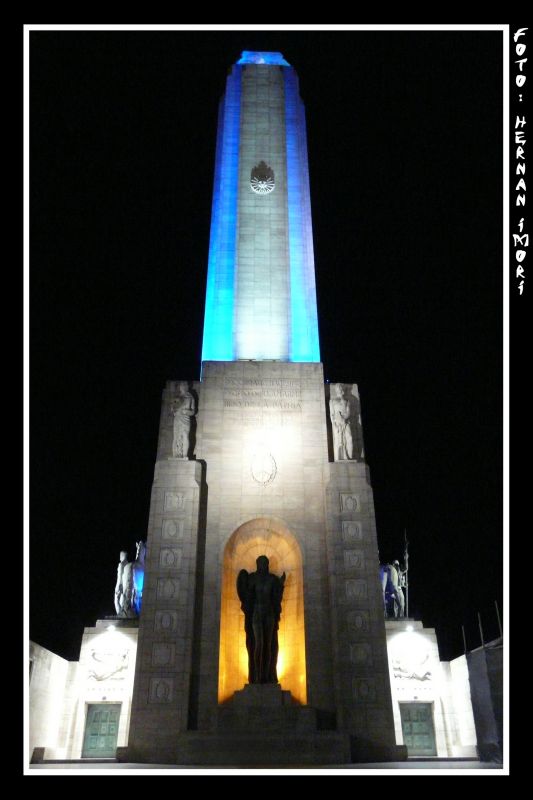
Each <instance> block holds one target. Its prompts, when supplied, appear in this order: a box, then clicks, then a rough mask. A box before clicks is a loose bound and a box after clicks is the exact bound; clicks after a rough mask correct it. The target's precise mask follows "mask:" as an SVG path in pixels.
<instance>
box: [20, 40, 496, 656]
mask: <svg viewBox="0 0 533 800" xmlns="http://www.w3.org/2000/svg"><path fill="white" fill-rule="evenodd" d="M502 41H503V34H502V33H501V32H489V31H477V32H474V31H468V32H441V31H431V32H422V31H410V32H396V31H394V32H385V31H379V32H356V31H350V32H348V31H346V32H331V33H330V32H310V31H307V32H276V33H267V32H259V31H248V32H222V31H205V32H183V31H165V32H133V31H121V32H107V31H105V32H102V31H99V32H88V31H84V32H79V31H77V32H67V31H62V32H49V31H46V32H45V31H37V32H35V31H33V32H31V34H30V45H31V46H30V76H31V84H30V122H31V127H30V168H31V197H30V199H31V206H30V213H31V216H30V244H31V252H30V255H31V261H30V265H31V268H30V302H31V306H30V324H31V340H30V342H31V349H30V358H31V360H30V381H31V382H30V409H31V415H30V424H31V427H30V447H31V474H30V481H31V483H30V490H31V496H30V497H31V499H30V514H31V515H30V636H31V638H32V639H33V640H34V641H36V642H38V643H39V644H41V645H43V646H45V647H48V648H50V649H52V650H54V651H55V652H57V653H59V654H60V655H62V656H64V657H66V658H71V659H74V658H77V656H78V652H79V644H80V640H81V634H82V630H83V627H84V626H85V625H93V624H94V622H95V620H96V619H97V618H99V617H102V616H104V615H106V614H112V613H114V607H113V590H114V583H115V576H116V566H117V563H118V557H119V551H120V550H121V549H127V550H128V552H129V556H130V558H133V557H134V555H135V553H134V544H135V541H136V540H137V539H139V538H140V537H143V538H145V536H146V530H147V521H148V511H149V502H150V491H151V483H152V479H153V467H154V461H155V455H156V446H157V436H158V425H159V413H160V402H161V392H162V389H163V387H164V384H165V381H167V380H169V379H184V380H195V379H196V380H197V379H199V376H200V358H201V338H202V329H203V313H204V297H205V285H206V272H207V254H208V245H209V227H210V213H211V193H212V182H213V169H214V155H215V138H216V126H217V113H218V101H219V98H220V97H221V95H222V93H223V91H224V85H225V77H226V74H227V71H228V68H229V67H230V65H231V64H232V63H234V62H235V61H236V60H237V59H238V58H239V56H240V53H241V51H242V50H245V49H246V50H276V51H281V52H282V53H283V54H284V56H285V58H286V59H287V60H288V61H289V63H290V64H292V65H293V66H294V67H295V69H296V70H297V72H298V75H299V78H300V91H301V95H302V98H303V100H304V103H305V105H306V111H307V127H308V143H309V167H310V177H311V200H312V213H313V234H314V243H315V263H316V279H317V296H318V314H319V328H320V342H321V357H322V361H323V363H324V371H325V376H326V378H327V379H328V380H330V381H332V382H334V381H343V382H354V381H355V382H357V383H358V384H359V389H360V394H361V404H362V416H363V426H364V435H365V447H366V452H367V458H368V463H369V465H370V469H371V477H372V483H373V488H374V497H375V504H376V516H377V530H378V541H379V547H380V556H381V558H382V560H389V559H392V558H396V557H398V558H400V560H401V559H402V555H403V539H404V529H405V528H406V529H407V534H408V538H409V542H410V545H409V555H410V597H409V601H410V610H411V614H412V615H415V616H417V617H418V618H421V619H423V621H424V623H425V624H426V625H429V626H436V628H437V634H438V637H439V645H440V649H441V657H443V658H451V657H455V656H457V655H459V654H460V653H461V652H462V636H461V623H464V625H465V629H466V635H467V642H468V646H469V648H471V647H475V646H477V645H478V644H479V631H478V626H477V616H476V612H477V611H479V612H481V614H482V619H483V622H484V627H485V637H486V638H487V639H490V638H493V637H495V636H496V635H497V634H498V628H497V624H496V615H495V610H494V601H498V603H499V606H500V610H501V609H502V577H503V570H502V542H503V533H502V514H503V511H502V495H503V491H502V458H503V450H502V397H503V379H502V352H503V348H502V325H503V320H502V315H503V296H502V285H503V269H502V258H503V256H502V225H503V221H502V208H503V206H502V164H503V155H502V124H503V116H502V115H503V101H502V80H503V73H502V67H503V62H502V58H503V53H502Z"/></svg>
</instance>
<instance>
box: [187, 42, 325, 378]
mask: <svg viewBox="0 0 533 800" xmlns="http://www.w3.org/2000/svg"><path fill="white" fill-rule="evenodd" d="M247 65H250V66H248V68H247ZM257 65H268V66H270V67H280V68H281V69H280V70H277V69H272V71H271V72H269V70H268V69H267V70H262V69H255V67H257ZM261 161H264V162H265V163H266V164H267V166H268V168H269V169H270V170H271V173H272V176H273V180H275V186H274V187H273V189H272V191H271V192H270V193H269V194H265V195H264V196H261V195H258V194H257V193H254V192H253V187H252V185H251V180H252V175H253V170H254V168H256V167H257V164H258V163H260V162H261ZM238 359H246V360H257V361H260V360H279V361H299V362H309V361H311V362H319V361H320V349H319V340H318V318H317V305H316V288H315V268H314V254H313V237H312V225H311V202H310V192H309V170H308V164H307V138H306V130H305V111H304V106H303V103H302V101H301V99H300V95H299V87H298V78H297V75H296V72H295V71H294V69H293V68H292V67H291V66H290V65H289V64H288V62H287V61H285V59H284V58H283V56H282V54H281V53H263V52H256V51H247V50H245V51H244V52H243V53H242V55H241V58H240V60H239V62H238V63H237V64H236V65H234V66H233V69H232V71H231V74H230V75H229V77H228V79H227V83H226V93H225V95H224V98H223V99H222V101H221V104H220V110H219V120H218V135H217V148H216V157H215V180H214V187H213V204H212V216H211V237H210V245H209V264H208V275H207V290H206V304H205V320H204V338H203V346H202V361H234V360H238Z"/></svg>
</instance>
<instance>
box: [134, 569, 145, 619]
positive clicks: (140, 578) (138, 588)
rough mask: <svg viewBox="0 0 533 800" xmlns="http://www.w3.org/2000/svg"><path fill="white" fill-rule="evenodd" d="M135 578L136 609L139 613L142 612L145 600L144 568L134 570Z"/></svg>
mask: <svg viewBox="0 0 533 800" xmlns="http://www.w3.org/2000/svg"><path fill="white" fill-rule="evenodd" d="M133 580H134V582H135V600H134V603H133V605H134V610H135V613H136V614H137V615H139V614H140V613H141V608H142V601H143V586H144V570H134V571H133Z"/></svg>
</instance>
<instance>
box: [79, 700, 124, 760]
mask: <svg viewBox="0 0 533 800" xmlns="http://www.w3.org/2000/svg"><path fill="white" fill-rule="evenodd" d="M119 717H120V703H102V704H100V705H90V706H89V708H88V709H87V722H86V723H85V738H84V740H83V751H82V754H81V757H82V758H115V755H116V750H117V736H118V720H119Z"/></svg>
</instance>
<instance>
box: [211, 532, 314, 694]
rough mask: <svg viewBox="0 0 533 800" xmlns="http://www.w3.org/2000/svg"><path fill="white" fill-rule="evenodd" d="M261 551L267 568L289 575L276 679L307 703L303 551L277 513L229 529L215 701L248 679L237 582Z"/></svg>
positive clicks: (279, 638)
mask: <svg viewBox="0 0 533 800" xmlns="http://www.w3.org/2000/svg"><path fill="white" fill-rule="evenodd" d="M261 555H266V556H267V557H268V558H269V560H270V564H269V569H270V572H273V573H274V574H276V575H281V574H282V573H283V572H285V573H286V575H287V579H286V581H285V590H284V593H283V602H282V607H281V619H280V623H279V632H278V640H279V655H278V667H277V671H278V680H279V682H280V684H281V686H282V688H283V689H287V690H289V691H290V692H291V693H292V695H293V697H294V698H295V700H298V701H299V702H300V703H306V702H307V684H306V670H305V626H304V591H303V567H302V551H301V550H300V546H299V544H298V542H297V540H296V539H295V537H294V536H293V534H292V533H291V532H290V530H289V529H288V528H287V526H286V525H285V524H284V523H283V522H282V521H281V520H279V519H277V518H275V517H259V518H257V519H253V520H250V521H249V522H245V523H244V524H243V525H241V526H240V527H239V528H237V530H236V531H234V532H233V534H232V535H231V536H230V538H229V539H228V541H227V543H226V547H225V548H224V556H223V564H222V603H221V619H220V658H219V675H218V701H219V703H222V702H224V700H228V699H229V698H230V697H231V696H232V695H233V693H234V692H236V691H238V690H239V689H242V688H243V686H244V685H245V684H246V683H248V654H247V652H246V637H245V633H244V614H243V613H242V611H241V604H240V601H239V598H238V596H237V588H236V583H237V575H238V574H239V571H240V570H241V569H246V570H248V572H255V570H256V563H255V561H256V558H257V557H258V556H261Z"/></svg>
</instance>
